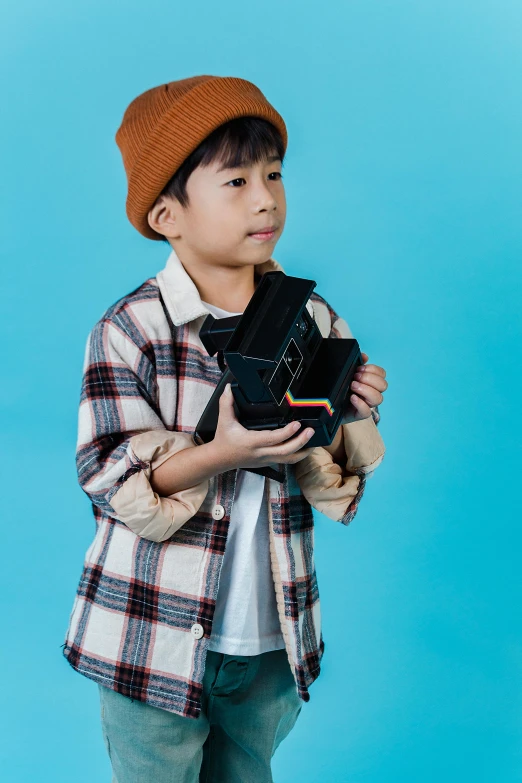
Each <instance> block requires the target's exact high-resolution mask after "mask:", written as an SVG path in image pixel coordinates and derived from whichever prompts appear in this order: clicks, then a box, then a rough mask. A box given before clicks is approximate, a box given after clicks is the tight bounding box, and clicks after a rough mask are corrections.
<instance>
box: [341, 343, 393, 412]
mask: <svg viewBox="0 0 522 783" xmlns="http://www.w3.org/2000/svg"><path fill="white" fill-rule="evenodd" d="M361 355H362V359H363V362H364V364H361V365H359V367H358V368H357V372H356V373H355V375H354V380H353V381H352V385H351V392H352V393H351V394H350V406H349V408H348V413H347V415H346V416H345V419H346V421H360V420H361V419H367V418H368V417H369V416H371V415H372V412H371V410H370V406H371V407H375V406H376V405H380V404H381V403H382V401H383V396H382V392H384V391H386V389H387V388H388V382H387V381H386V370H385V369H384V368H383V367H379V366H378V365H377V364H366V362H367V361H368V358H369V357H368V354H366V353H363V352H362V351H361Z"/></svg>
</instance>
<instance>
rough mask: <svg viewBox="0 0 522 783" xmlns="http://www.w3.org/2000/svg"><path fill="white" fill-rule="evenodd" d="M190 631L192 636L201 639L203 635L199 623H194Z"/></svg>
mask: <svg viewBox="0 0 522 783" xmlns="http://www.w3.org/2000/svg"><path fill="white" fill-rule="evenodd" d="M190 632H191V633H192V636H194V637H195V638H196V639H201V637H202V636H203V626H202V625H200V624H199V623H194V625H193V626H192V628H191V629H190Z"/></svg>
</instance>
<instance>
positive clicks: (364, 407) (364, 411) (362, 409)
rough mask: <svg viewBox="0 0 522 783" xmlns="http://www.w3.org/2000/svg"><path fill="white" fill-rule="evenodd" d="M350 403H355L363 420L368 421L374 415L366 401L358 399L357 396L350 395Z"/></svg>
mask: <svg viewBox="0 0 522 783" xmlns="http://www.w3.org/2000/svg"><path fill="white" fill-rule="evenodd" d="M350 402H352V403H353V406H354V408H355V409H356V410H357V412H358V413H360V414H361V417H362V418H365V419H367V418H368V416H371V415H372V411H371V408H370V406H369V405H368V404H367V403H366V402H365V401H364V400H362V399H361V398H360V397H358V396H357V394H351V395H350Z"/></svg>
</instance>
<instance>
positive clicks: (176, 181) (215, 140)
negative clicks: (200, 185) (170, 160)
mask: <svg viewBox="0 0 522 783" xmlns="http://www.w3.org/2000/svg"><path fill="white" fill-rule="evenodd" d="M271 154H272V155H276V154H277V155H279V157H280V158H281V162H283V161H284V155H285V150H284V142H283V139H282V137H281V134H280V133H279V131H278V129H277V128H276V127H275V125H272V123H271V122H268V120H265V119H263V118H262V117H236V118H235V119H233V120H229V121H228V122H225V123H224V124H223V125H220V126H219V127H218V128H216V129H215V130H213V131H212V133H210V134H209V135H208V136H207V137H206V138H205V139H203V141H202V142H201V144H199V146H197V147H196V149H195V150H193V151H192V152H191V153H190V155H189V156H188V158H186V159H185V160H184V161H183V163H182V164H181V166H180V167H179V169H178V170H177V171H176V172H175V174H174V175H173V176H172V177H171V179H170V180H169V181H168V182H167V184H166V185H165V187H164V188H163V190H162V191H161V193H160V196H170V197H172V198H176V199H177V200H178V201H179V202H180V204H181V205H182V206H183V207H187V206H188V203H189V198H188V194H187V187H186V186H187V180H188V178H189V177H190V175H191V174H192V172H193V171H194V169H196V168H197V167H198V166H199V165H202V166H208V165H210V164H211V163H213V162H214V161H219V162H220V163H222V164H223V165H224V166H226V167H227V168H235V167H236V166H251V165H253V164H254V163H258V162H259V161H261V160H263V158H267V157H268V156H269V155H271ZM158 198H159V196H158ZM163 241H164V242H167V243H169V240H168V239H167V237H163Z"/></svg>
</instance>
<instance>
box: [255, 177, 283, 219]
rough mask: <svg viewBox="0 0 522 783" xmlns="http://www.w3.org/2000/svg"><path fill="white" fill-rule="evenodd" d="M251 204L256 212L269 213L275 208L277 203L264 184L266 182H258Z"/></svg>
mask: <svg viewBox="0 0 522 783" xmlns="http://www.w3.org/2000/svg"><path fill="white" fill-rule="evenodd" d="M252 198H253V202H254V206H255V207H256V211H258V212H271V211H272V210H273V209H275V208H276V207H277V201H276V199H275V197H274V194H273V193H272V191H271V190H270V188H269V187H268V185H267V184H266V182H262V181H261V182H260V183H259V185H258V186H257V187H255V188H254V192H253V197H252Z"/></svg>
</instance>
